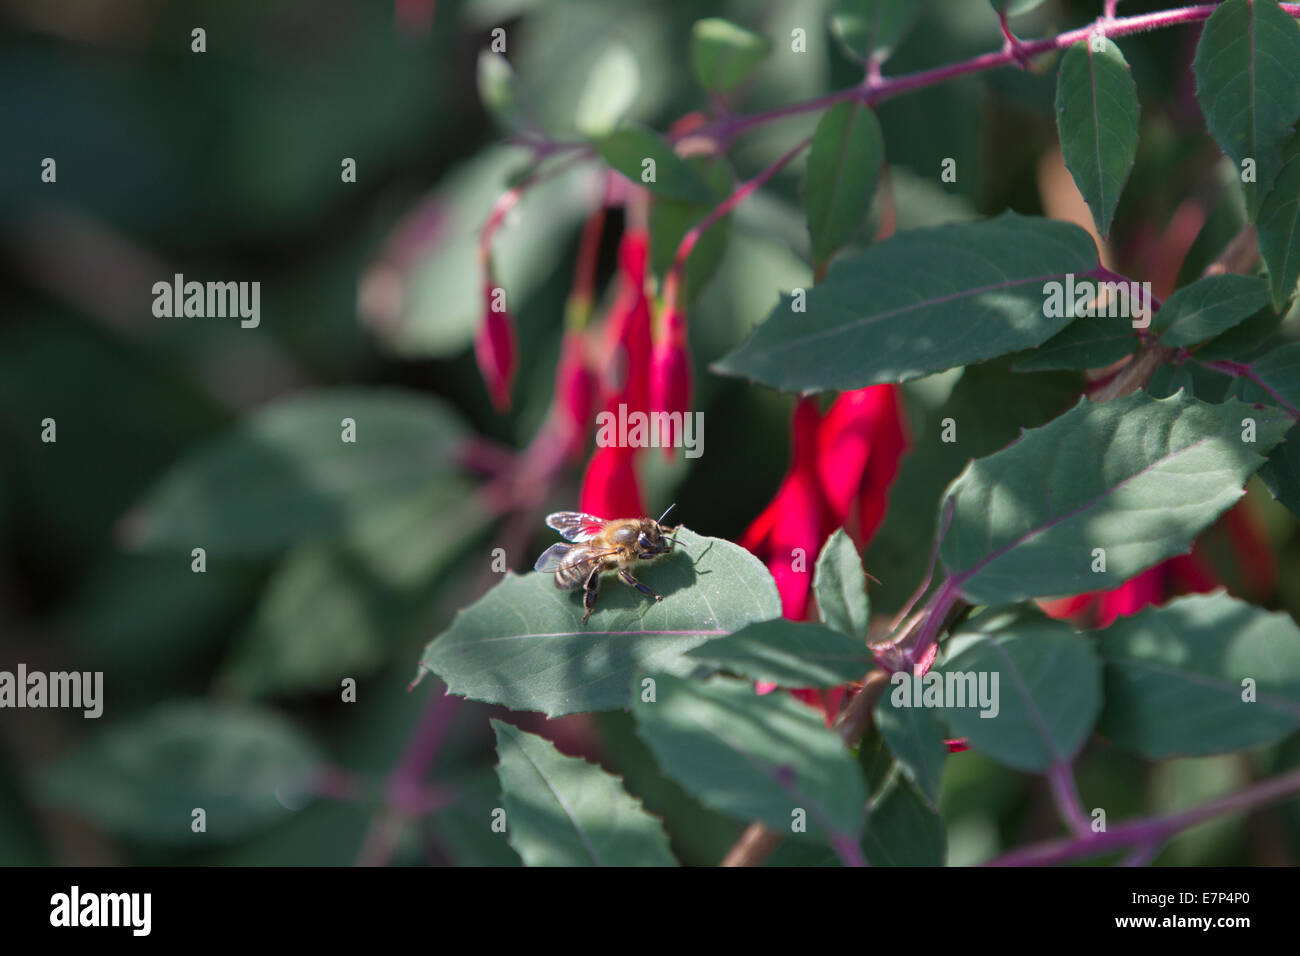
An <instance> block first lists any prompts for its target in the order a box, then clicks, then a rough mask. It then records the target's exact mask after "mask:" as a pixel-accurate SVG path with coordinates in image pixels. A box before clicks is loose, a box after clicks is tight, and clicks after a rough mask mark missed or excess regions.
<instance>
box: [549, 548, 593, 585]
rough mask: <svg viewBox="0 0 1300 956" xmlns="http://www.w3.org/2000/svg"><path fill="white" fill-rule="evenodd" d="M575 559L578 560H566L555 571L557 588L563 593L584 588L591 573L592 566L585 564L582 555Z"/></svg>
mask: <svg viewBox="0 0 1300 956" xmlns="http://www.w3.org/2000/svg"><path fill="white" fill-rule="evenodd" d="M575 557H576V560H573V559H566V560H565V561H564V562H563V563H562V564H561V565H560V566H559V567H558V568H557V569H556V571H555V586H556V587H557V588H559V589H560V590H561V591H572V590H573V589H574V588H580V587H582V585H583V583H584V582H585V581H586V580H587V575H588V574H590V573H591V566H590V564H589V563H587V564H584V563H583V561H582V555H577V556H575Z"/></svg>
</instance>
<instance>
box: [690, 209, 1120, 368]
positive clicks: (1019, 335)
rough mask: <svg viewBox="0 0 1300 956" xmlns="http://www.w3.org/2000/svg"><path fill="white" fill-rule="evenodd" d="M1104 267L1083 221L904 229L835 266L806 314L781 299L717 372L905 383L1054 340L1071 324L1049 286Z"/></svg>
mask: <svg viewBox="0 0 1300 956" xmlns="http://www.w3.org/2000/svg"><path fill="white" fill-rule="evenodd" d="M1097 268H1098V262H1097V249H1096V246H1094V245H1093V242H1092V240H1091V239H1090V238H1089V237H1088V234H1087V233H1086V232H1084V231H1083V230H1082V229H1080V228H1079V227H1078V226H1075V225H1071V224H1069V223H1064V222H1052V221H1048V220H1046V219H1038V218H1032V217H1026V216H1019V215H1016V214H1015V213H1010V212H1008V213H1004V214H1003V215H1001V216H998V217H997V218H996V219H989V220H985V221H984V222H977V223H963V224H960V225H950V226H940V227H937V228H933V229H916V230H913V231H911V232H904V233H899V234H897V235H895V236H893V237H891V238H890V239H886V240H885V241H884V242H880V243H877V244H875V245H873V246H871V247H870V248H868V249H866V250H865V251H864V252H862V253H860V254H858V255H856V256H853V257H851V258H844V259H840V260H838V261H836V262H835V263H833V264H832V266H831V268H830V270H829V271H828V273H827V275H826V279H825V280H824V281H823V282H822V283H820V284H819V285H817V286H815V287H814V288H811V289H808V290H807V291H806V302H805V303H804V305H805V307H806V311H805V312H795V311H794V310H793V306H794V305H795V304H796V301H795V299H794V297H791V296H783V297H782V301H781V303H780V304H779V305H778V306H777V307H776V308H775V309H774V310H773V311H772V313H771V314H770V315H769V316H768V317H767V320H766V321H765V322H763V323H762V324H761V325H759V326H758V328H756V329H755V330H754V332H753V334H752V335H750V337H749V339H748V340H747V341H746V342H745V343H744V344H743V345H741V347H740V348H739V349H737V350H736V351H734V352H732V353H730V354H729V355H726V356H724V357H723V358H722V359H721V360H720V361H719V362H718V363H716V365H715V366H714V368H715V369H716V370H717V371H720V372H722V373H725V374H729V375H741V376H747V377H749V378H751V379H753V380H754V381H756V382H760V383H762V384H764V385H770V386H772V387H773V388H778V389H782V390H785V391H820V390H825V389H853V388H862V387H863V386H865V385H876V384H880V383H882V382H905V381H908V380H909V379H913V378H919V377H920V376H923V375H928V374H930V373H932V372H941V371H943V370H945V369H949V368H955V367H957V366H959V365H968V364H971V363H973V362H979V361H982V360H984V359H989V358H993V357H995V356H998V355H1004V354H1007V353H1009V352H1015V351H1018V350H1020V349H1026V348H1031V347H1033V346H1035V345H1039V344H1041V343H1042V342H1045V341H1047V340H1048V339H1049V338H1051V337H1052V336H1053V335H1055V334H1056V333H1057V332H1059V331H1060V330H1061V329H1063V328H1064V327H1065V326H1066V325H1067V324H1068V323H1069V321H1070V318H1069V314H1068V312H1069V310H1068V309H1060V310H1052V309H1046V308H1045V299H1047V298H1048V294H1047V293H1048V290H1047V289H1046V288H1045V287H1046V286H1047V284H1048V283H1050V282H1054V281H1064V278H1065V276H1066V275H1067V274H1069V273H1074V274H1076V275H1078V274H1080V273H1088V272H1089V270H1095V269H1097ZM1049 311H1059V312H1060V313H1061V314H1060V315H1052V316H1049V315H1046V314H1045V313H1046V312H1049Z"/></svg>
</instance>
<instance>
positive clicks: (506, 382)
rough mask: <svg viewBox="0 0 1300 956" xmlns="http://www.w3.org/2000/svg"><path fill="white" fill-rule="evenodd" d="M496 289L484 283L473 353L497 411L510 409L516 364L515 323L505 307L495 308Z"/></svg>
mask: <svg viewBox="0 0 1300 956" xmlns="http://www.w3.org/2000/svg"><path fill="white" fill-rule="evenodd" d="M496 298H497V290H496V289H495V288H493V286H491V285H488V286H487V287H486V289H485V299H486V304H487V308H486V310H485V311H484V313H483V321H482V322H481V323H480V324H479V328H478V333H477V335H475V337H474V355H475V357H476V358H477V359H478V367H479V371H480V372H482V374H483V381H484V382H486V383H487V387H488V393H489V394H490V395H491V396H492V404H493V405H495V406H496V409H497V411H501V412H504V411H508V410H509V409H510V389H511V387H512V386H513V385H514V381H515V371H516V367H517V363H518V346H517V344H516V342H515V323H514V320H513V319H511V318H510V313H509V312H508V311H506V310H505V309H502V310H500V311H497V309H495V308H494V307H493V306H494V305H495V304H496V301H495V300H496Z"/></svg>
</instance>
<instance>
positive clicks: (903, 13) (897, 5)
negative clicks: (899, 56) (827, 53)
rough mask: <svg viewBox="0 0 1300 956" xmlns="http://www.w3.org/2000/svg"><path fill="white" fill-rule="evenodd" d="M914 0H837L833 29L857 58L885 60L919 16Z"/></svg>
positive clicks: (838, 38)
mask: <svg viewBox="0 0 1300 956" xmlns="http://www.w3.org/2000/svg"><path fill="white" fill-rule="evenodd" d="M917 10H918V7H917V4H916V3H915V2H914V0H836V2H835V10H834V12H833V13H832V14H831V32H832V33H833V34H835V39H836V40H838V41H839V43H840V46H842V47H843V48H844V50H845V52H847V53H848V54H849V56H851V57H853V58H854V59H857V60H861V61H864V62H865V61H866V60H869V59H871V58H873V57H874V58H876V59H877V61H878V62H880V63H883V62H884V61H885V60H887V59H889V55H890V54H891V53H893V52H894V48H895V47H896V46H898V42H899V41H900V40H901V39H902V38H903V35H904V34H906V33H907V31H908V30H909V29H911V26H912V23H913V22H914V21H915V20H916V14H917Z"/></svg>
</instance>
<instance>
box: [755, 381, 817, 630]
mask: <svg viewBox="0 0 1300 956" xmlns="http://www.w3.org/2000/svg"><path fill="white" fill-rule="evenodd" d="M820 424H821V413H820V412H819V411H818V409H817V403H816V402H815V401H814V400H813V399H811V398H801V399H799V401H798V403H797V404H796V405H795V410H794V425H793V432H794V440H793V453H792V460H791V464H790V470H789V471H788V472H787V473H786V476H785V478H784V479H783V480H782V482H781V485H780V487H779V488H778V489H777V492H776V496H775V497H774V498H773V499H772V503H771V504H769V505H768V506H767V507H766V508H764V509H763V511H762V513H761V514H759V516H758V517H757V518H755V519H754V521H753V523H752V524H751V525H750V526H749V528H748V530H746V531H745V533H744V535H743V536H742V537H741V539H740V545H741V547H743V548H746V549H747V550H749V551H750V552H752V553H753V554H754V555H755V556H757V557H758V558H759V560H761V561H762V562H763V563H764V564H766V565H767V567H768V570H769V571H771V572H772V577H773V578H775V579H776V588H777V591H778V593H779V594H780V595H781V613H782V615H783V616H785V617H787V618H790V619H791V620H794V621H802V620H804V619H805V617H806V616H807V614H808V603H809V601H808V599H809V596H810V594H811V591H812V571H813V565H814V562H816V560H817V553H818V551H819V550H820V548H821V545H822V542H823V541H825V540H826V538H827V537H828V536H829V535H830V533H831V532H832V531H834V530H835V528H836V526H837V522H836V520H835V514H834V512H833V511H832V510H831V508H830V506H829V505H828V504H827V502H826V498H825V495H824V493H823V491H822V485H821V480H820V478H819V476H818V458H819V454H818V452H819V445H818V430H819V425H820Z"/></svg>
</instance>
